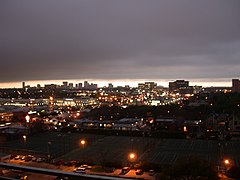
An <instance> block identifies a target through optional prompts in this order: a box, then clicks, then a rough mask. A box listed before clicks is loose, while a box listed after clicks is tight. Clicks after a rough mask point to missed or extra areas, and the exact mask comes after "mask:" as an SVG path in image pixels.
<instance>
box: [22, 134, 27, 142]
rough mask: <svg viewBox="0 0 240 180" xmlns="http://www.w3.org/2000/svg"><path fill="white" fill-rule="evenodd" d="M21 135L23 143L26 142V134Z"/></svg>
mask: <svg viewBox="0 0 240 180" xmlns="http://www.w3.org/2000/svg"><path fill="white" fill-rule="evenodd" d="M22 137H23V141H24V143H26V141H27V136H26V135H23V136H22Z"/></svg>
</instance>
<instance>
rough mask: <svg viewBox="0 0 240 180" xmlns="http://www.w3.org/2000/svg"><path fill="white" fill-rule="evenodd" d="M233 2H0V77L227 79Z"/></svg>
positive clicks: (234, 52)
mask: <svg viewBox="0 0 240 180" xmlns="http://www.w3.org/2000/svg"><path fill="white" fill-rule="evenodd" d="M239 17H240V2H239V1H238V0H229V1H224V0H213V1H208V0H201V1H191V0H164V1H159V0H150V1H145V0H122V1H112V0H101V1H99V0H81V1H74V0H72V1H60V0H55V1H46V0H43V1H7V0H6V1H4V0H3V1H1V2H0V22H1V26H0V57H1V66H0V75H1V76H0V82H8V81H23V80H44V79H83V78H86V79H141V78H142V79H158V78H161V79H177V78H187V79H198V78H203V79H204V78H213V79H217V78H232V77H237V76H240V75H239V69H240V53H239V52H240V33H239V32H240V21H239Z"/></svg>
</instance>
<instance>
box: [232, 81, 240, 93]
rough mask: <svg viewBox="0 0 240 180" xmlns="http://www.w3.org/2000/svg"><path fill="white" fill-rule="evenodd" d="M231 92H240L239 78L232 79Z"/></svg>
mask: <svg viewBox="0 0 240 180" xmlns="http://www.w3.org/2000/svg"><path fill="white" fill-rule="evenodd" d="M232 92H240V80H239V79H232Z"/></svg>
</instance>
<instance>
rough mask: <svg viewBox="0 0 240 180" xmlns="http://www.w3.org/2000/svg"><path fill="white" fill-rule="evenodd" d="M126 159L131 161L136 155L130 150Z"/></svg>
mask: <svg viewBox="0 0 240 180" xmlns="http://www.w3.org/2000/svg"><path fill="white" fill-rule="evenodd" d="M128 159H129V161H131V162H133V161H135V160H136V159H137V155H136V154H135V153H133V152H131V153H129V155H128Z"/></svg>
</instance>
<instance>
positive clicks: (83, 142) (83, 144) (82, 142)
mask: <svg viewBox="0 0 240 180" xmlns="http://www.w3.org/2000/svg"><path fill="white" fill-rule="evenodd" d="M80 145H81V146H82V147H83V148H84V146H85V145H86V141H85V140H84V139H82V140H80Z"/></svg>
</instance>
